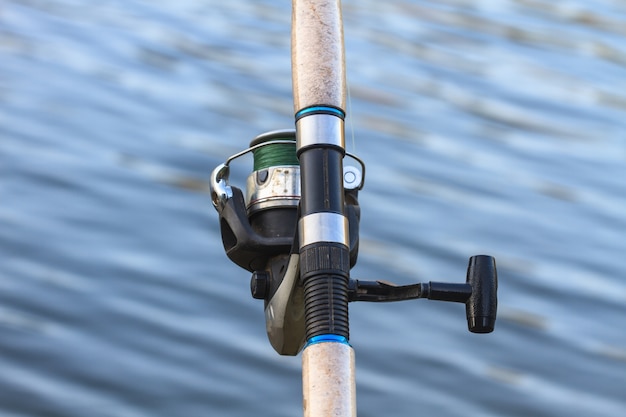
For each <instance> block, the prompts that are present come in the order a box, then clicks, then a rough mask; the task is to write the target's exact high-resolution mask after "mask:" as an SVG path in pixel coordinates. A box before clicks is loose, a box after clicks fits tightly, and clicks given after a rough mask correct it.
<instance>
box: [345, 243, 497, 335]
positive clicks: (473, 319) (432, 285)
mask: <svg viewBox="0 0 626 417" xmlns="http://www.w3.org/2000/svg"><path fill="white" fill-rule="evenodd" d="M497 292H498V273H497V271H496V261H495V259H494V258H493V257H492V256H488V255H476V256H472V257H471V258H470V260H469V264H468V267H467V278H466V282H465V283H464V284H462V283H459V284H456V283H448V282H433V281H430V282H427V283H418V284H410V285H395V284H393V283H390V282H386V281H362V280H356V279H351V280H350V283H349V285H348V300H349V301H369V302H390V301H404V300H413V299H417V298H426V299H429V300H437V301H450V302H457V303H464V304H465V311H466V317H467V326H468V329H469V331H470V332H472V333H491V332H492V331H493V329H494V327H495V322H496V313H497V309H498V297H497Z"/></svg>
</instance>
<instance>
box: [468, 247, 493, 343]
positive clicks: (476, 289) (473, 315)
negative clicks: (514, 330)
mask: <svg viewBox="0 0 626 417" xmlns="http://www.w3.org/2000/svg"><path fill="white" fill-rule="evenodd" d="M467 283H468V284H469V285H470V286H471V287H472V294H471V295H470V297H469V299H468V300H467V301H466V303H465V312H466V315H467V327H468V329H469V331H470V332H472V333H491V332H492V331H493V329H494V327H495V324H496V312H497V310H498V272H497V270H496V260H495V258H494V257H493V256H488V255H476V256H472V257H471V258H470V259H469V264H468V266H467Z"/></svg>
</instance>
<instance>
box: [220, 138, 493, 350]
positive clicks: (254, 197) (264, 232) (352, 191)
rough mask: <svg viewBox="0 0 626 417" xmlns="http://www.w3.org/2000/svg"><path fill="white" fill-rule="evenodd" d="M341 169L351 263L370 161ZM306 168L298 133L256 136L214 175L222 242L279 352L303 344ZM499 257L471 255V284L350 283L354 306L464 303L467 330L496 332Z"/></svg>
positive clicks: (272, 342) (467, 282)
mask: <svg viewBox="0 0 626 417" xmlns="http://www.w3.org/2000/svg"><path fill="white" fill-rule="evenodd" d="M250 152H251V153H252V154H253V157H254V168H253V172H252V173H251V174H250V175H249V176H248V178H247V182H246V194H245V196H244V194H243V192H242V191H241V190H240V189H239V188H237V187H234V186H231V185H230V184H229V173H230V168H229V166H230V163H231V162H232V161H233V160H235V159H237V158H239V157H241V156H243V155H245V154H247V153H250ZM346 156H348V157H349V158H351V159H352V160H354V161H356V163H357V164H358V165H359V166H358V167H357V166H353V165H344V166H343V189H344V213H345V216H346V217H347V219H348V235H349V249H350V253H349V263H350V268H352V267H353V266H354V265H355V264H356V262H357V257H358V246H359V221H360V207H359V203H358V192H359V190H361V189H362V188H363V184H364V179H365V164H364V163H363V162H362V161H361V160H360V159H359V158H357V157H356V156H354V155H352V154H349V153H346ZM300 185H301V178H300V166H299V161H298V158H297V156H296V132H295V130H278V131H272V132H267V133H264V134H262V135H259V136H257V137H256V138H255V139H253V140H252V142H251V143H250V147H249V148H248V149H246V150H244V151H242V152H239V153H237V154H235V155H233V156H231V157H230V158H228V159H227V160H226V162H225V163H223V164H220V165H219V166H218V167H216V168H215V169H214V170H213V172H212V174H211V200H212V202H213V206H214V207H215V209H216V210H217V212H218V214H219V222H220V231H221V235H222V243H223V246H224V250H225V251H226V255H227V256H228V257H229V258H230V260H231V261H233V262H234V263H235V264H237V265H238V266H240V267H241V268H244V269H246V270H248V271H250V272H252V278H251V281H250V289H251V292H252V296H253V297H254V298H256V299H262V300H264V306H265V308H264V310H265V323H266V330H267V335H268V338H269V340H270V343H271V345H272V346H273V347H274V349H275V350H276V351H277V352H278V353H279V354H281V355H292V356H293V355H297V354H298V352H299V351H300V350H301V349H302V347H303V346H304V344H305V339H306V334H305V333H306V332H305V317H304V310H305V309H304V290H303V284H302V280H301V278H300V253H299V250H300V248H299V241H300V239H299V236H298V233H299V232H298V221H299V219H300V210H299V202H300ZM497 287H498V281H497V272H496V265H495V259H494V258H492V257H491V256H486V255H478V256H473V257H471V258H470V261H469V266H468V270H467V278H466V282H465V283H464V284H463V283H460V284H451V283H439V282H429V283H421V284H413V285H406V286H396V285H394V284H391V283H387V282H384V281H362V280H355V279H350V281H349V285H348V300H349V301H374V302H386V301H401V300H409V299H414V298H427V299H430V300H440V301H453V302H461V303H465V305H466V315H467V322H468V328H469V330H470V331H471V332H474V333H489V332H491V331H493V329H494V325H495V320H496V310H497Z"/></svg>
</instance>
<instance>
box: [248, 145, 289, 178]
mask: <svg viewBox="0 0 626 417" xmlns="http://www.w3.org/2000/svg"><path fill="white" fill-rule="evenodd" d="M252 153H253V155H254V168H253V169H254V170H255V171H258V170H261V169H266V168H270V167H274V166H284V165H296V166H297V165H299V164H300V163H299V161H298V157H297V156H296V142H295V141H294V142H293V144H291V143H275V144H271V145H267V146H263V147H260V148H258V149H255V150H254V151H252Z"/></svg>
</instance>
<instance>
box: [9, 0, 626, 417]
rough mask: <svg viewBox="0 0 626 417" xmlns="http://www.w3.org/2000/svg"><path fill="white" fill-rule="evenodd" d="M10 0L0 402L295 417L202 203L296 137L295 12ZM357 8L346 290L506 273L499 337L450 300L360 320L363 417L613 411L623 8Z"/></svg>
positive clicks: (621, 354)
mask: <svg viewBox="0 0 626 417" xmlns="http://www.w3.org/2000/svg"><path fill="white" fill-rule="evenodd" d="M5 3H6V4H5V7H4V8H3V10H2V12H1V14H0V20H1V22H2V24H1V25H0V62H1V64H0V109H1V111H0V330H1V332H0V369H1V370H2V372H0V411H1V413H0V414H2V415H7V416H44V415H45V416H51V415H54V416H57V415H58V416H74V415H77V416H78V415H81V416H82V415H84V414H85V413H89V414H90V415H94V416H144V415H145V416H147V415H150V416H161V415H162V416H171V415H185V416H200V415H202V416H206V415H218V414H219V415H228V416H249V415H252V414H253V413H254V415H259V414H260V415H268V416H282V415H285V416H287V415H297V414H299V413H300V409H301V392H300V390H301V388H300V362H299V358H283V357H279V356H277V355H276V354H275V353H274V352H273V350H272V348H271V347H270V345H269V343H268V341H267V338H266V335H265V330H264V319H263V314H262V312H261V311H262V306H261V303H259V302H257V301H256V300H253V299H252V298H251V297H250V296H249V293H248V274H247V273H246V272H245V271H242V270H239V269H237V267H235V266H234V265H233V264H231V263H230V262H229V261H228V260H227V258H226V256H225V255H224V253H223V250H222V247H221V240H220V236H219V229H218V224H217V216H216V215H215V213H214V211H213V209H212V207H211V204H210V199H209V195H208V193H207V189H208V186H207V179H208V174H209V172H210V170H211V169H212V168H213V167H214V166H216V165H217V164H218V163H220V162H223V161H224V159H225V158H226V157H227V156H229V155H231V154H233V153H235V152H237V151H238V150H240V149H242V148H243V147H245V146H246V145H247V144H248V142H249V140H250V139H251V138H252V137H254V136H256V135H257V134H259V133H261V132H264V131H268V130H274V129H279V128H285V127H289V126H292V125H293V120H292V109H293V106H292V101H291V100H292V99H291V82H290V62H289V59H290V58H289V57H290V55H289V30H290V29H289V24H290V10H289V4H279V3H277V2H270V1H256V2H249V1H239V0H237V1H231V2H213V1H204V2H197V1H195V2H192V1H184V2H180V1H178V2H174V1H168V2H158V3H152V2H142V1H125V2H121V1H111V2H98V3H94V2H66V1H33V0H29V1H8V2H5ZM343 7H344V18H345V35H346V45H347V59H348V78H349V84H350V105H349V108H348V113H349V117H348V120H347V124H346V126H347V138H348V140H347V144H348V148H349V150H350V151H353V152H355V153H357V154H358V155H359V156H360V157H361V158H363V159H364V160H365V161H366V163H367V167H368V178H367V181H366V188H365V189H364V191H363V192H362V193H361V195H360V200H361V201H360V203H361V207H362V223H361V233H362V236H361V250H360V257H359V264H358V265H357V266H356V267H355V269H354V270H353V276H354V277H357V278H363V279H388V280H390V281H393V282H397V283H409V282H415V281H425V280H431V279H432V280H451V281H454V280H456V281H459V282H462V281H463V278H464V269H465V264H466V262H467V258H468V257H469V256H470V255H473V254H477V253H489V254H493V255H494V256H496V258H497V260H498V269H499V272H500V300H499V301H500V302H499V305H500V315H499V318H498V324H497V327H496V332H495V333H493V334H492V335H489V336H483V337H480V336H476V335H472V334H469V333H467V332H466V330H465V324H464V320H465V319H464V317H463V311H462V310H463V309H462V307H459V306H455V305H444V304H443V303H430V302H427V301H419V302H406V303H399V304H384V305H367V304H355V305H352V306H351V326H352V328H351V335H352V336H351V338H352V339H351V342H352V344H353V346H354V347H355V350H356V355H357V385H358V408H359V415H360V416H380V415H392V416H397V415H415V414H416V413H420V414H424V415H438V416H459V415H481V416H496V415H497V416H504V415H506V416H528V415H534V416H555V417H556V416H569V415H571V414H572V413H575V414H581V415H593V416H610V417H617V416H622V415H623V410H624V408H625V407H626V399H625V398H626V396H625V395H624V386H626V359H625V358H626V333H624V332H623V331H622V330H621V328H620V326H619V323H622V322H623V320H624V317H626V308H625V307H624V306H625V305H626V284H625V283H624V280H623V276H625V275H626V263H625V262H624V255H623V254H624V253H625V250H626V241H625V240H624V231H625V230H626V214H625V212H624V206H625V203H626V185H625V183H624V178H626V172H625V171H626V169H625V168H624V163H625V162H626V142H625V139H624V138H625V137H626V136H625V133H624V132H626V117H625V116H626V88H623V87H624V79H626V42H625V41H626V7H625V6H624V4H622V3H621V2H618V1H611V0H597V1H596V0H593V1H592V0H585V1H573V0H572V1H560V2H548V1H540V0H516V1H503V2H485V1H484V2H475V1H471V2H470V1H465V0H445V1H438V2H416V1H394V2H374V1H360V2H356V1H344V2H343ZM248 162H249V161H246V162H243V163H238V164H237V166H233V173H232V176H231V178H232V180H233V181H234V182H236V181H240V184H242V182H241V181H242V179H243V178H245V176H246V175H247V173H248V172H249V170H250V169H251V166H250V165H247V164H248Z"/></svg>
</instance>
